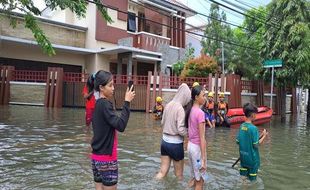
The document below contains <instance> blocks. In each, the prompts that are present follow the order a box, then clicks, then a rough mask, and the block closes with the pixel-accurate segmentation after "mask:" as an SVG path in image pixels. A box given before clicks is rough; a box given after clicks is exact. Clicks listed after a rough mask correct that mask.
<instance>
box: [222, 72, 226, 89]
mask: <svg viewBox="0 0 310 190" xmlns="http://www.w3.org/2000/svg"><path fill="white" fill-rule="evenodd" d="M225 90H226V89H225V74H221V91H222V92H224V93H225Z"/></svg>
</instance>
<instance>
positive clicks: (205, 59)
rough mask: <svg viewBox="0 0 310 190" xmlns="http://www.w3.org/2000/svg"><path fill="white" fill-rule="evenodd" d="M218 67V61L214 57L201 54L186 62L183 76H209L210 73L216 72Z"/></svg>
mask: <svg viewBox="0 0 310 190" xmlns="http://www.w3.org/2000/svg"><path fill="white" fill-rule="evenodd" d="M217 69H218V66H217V62H216V60H215V59H214V58H213V57H210V56H208V55H206V54H201V55H200V56H199V57H197V58H194V59H190V60H188V61H187V62H186V63H185V65H184V69H183V70H182V73H181V77H208V75H209V73H213V74H214V73H216V71H217Z"/></svg>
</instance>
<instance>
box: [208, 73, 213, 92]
mask: <svg viewBox="0 0 310 190" xmlns="http://www.w3.org/2000/svg"><path fill="white" fill-rule="evenodd" d="M208 91H209V92H212V91H213V90H212V73H209V87H208Z"/></svg>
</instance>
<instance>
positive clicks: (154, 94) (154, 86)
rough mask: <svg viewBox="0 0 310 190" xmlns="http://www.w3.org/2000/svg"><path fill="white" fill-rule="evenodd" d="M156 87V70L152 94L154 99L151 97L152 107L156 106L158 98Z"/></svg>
mask: <svg viewBox="0 0 310 190" xmlns="http://www.w3.org/2000/svg"><path fill="white" fill-rule="evenodd" d="M156 87H157V72H156V71H154V76H153V94H152V99H151V108H150V109H153V107H154V106H155V99H156Z"/></svg>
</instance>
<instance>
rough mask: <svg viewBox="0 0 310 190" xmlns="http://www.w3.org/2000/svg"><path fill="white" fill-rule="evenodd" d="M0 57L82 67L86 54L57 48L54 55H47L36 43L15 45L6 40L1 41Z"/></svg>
mask: <svg viewBox="0 0 310 190" xmlns="http://www.w3.org/2000/svg"><path fill="white" fill-rule="evenodd" d="M0 57H5V58H12V59H21V60H33V61H42V62H50V63H61V64H68V65H79V66H82V67H83V68H84V67H85V63H86V57H87V56H86V55H80V54H75V53H72V52H63V51H57V50H56V55H55V56H48V55H46V54H44V53H43V52H42V50H41V49H40V48H39V47H38V46H36V45H17V44H11V43H8V42H2V43H1V46H0Z"/></svg>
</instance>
